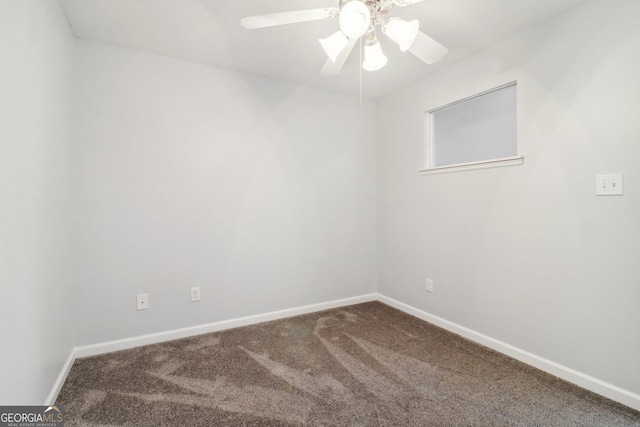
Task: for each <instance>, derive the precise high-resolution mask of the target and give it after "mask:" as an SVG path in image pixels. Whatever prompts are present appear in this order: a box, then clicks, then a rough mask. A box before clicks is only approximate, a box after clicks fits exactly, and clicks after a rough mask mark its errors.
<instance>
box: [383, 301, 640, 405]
mask: <svg viewBox="0 0 640 427" xmlns="http://www.w3.org/2000/svg"><path fill="white" fill-rule="evenodd" d="M377 297H378V298H377V299H378V301H380V302H382V303H385V304H387V305H390V306H391V307H394V308H397V309H398V310H401V311H404V312H405V313H408V314H411V315H412V316H415V317H418V318H420V319H422V320H425V321H427V322H429V323H432V324H434V325H436V326H439V327H441V328H443V329H446V330H447V331H449V332H453V333H454V334H456V335H460V336H462V337H464V338H467V339H469V340H471V341H474V342H477V343H478V344H482V345H484V346H485V347H489V348H490V349H493V350H496V351H498V352H500V353H502V354H505V355H507V356H510V357H512V358H514V359H516V360H519V361H521V362H524V363H526V364H527V365H531V366H533V367H535V368H538V369H540V370H541V371H544V372H547V373H549V374H551V375H553V376H555V377H558V378H561V379H563V380H565V381H568V382H570V383H573V384H576V385H578V386H580V387H582V388H585V389H587V390H589V391H592V392H594V393H597V394H599V395H601V396H604V397H607V398H609V399H611V400H615V401H616V402H619V403H622V404H623V405H626V406H629V407H630V408H633V409H635V410H638V411H640V395H638V394H636V393H633V392H631V391H628V390H625V389H623V388H620V387H618V386H615V385H613V384H609V383H607V382H605V381H602V380H599V379H597V378H594V377H592V376H589V375H587V374H584V373H582V372H579V371H576V370H574V369H571V368H568V367H566V366H563V365H560V364H559V363H556V362H553V361H551V360H548V359H545V358H543V357H540V356H537V355H535V354H532V353H529V352H528V351H525V350H522V349H519V348H517V347H514V346H512V345H510V344H507V343H505V342H502V341H499V340H497V339H495V338H491V337H489V336H487V335H484V334H481V333H479V332H476V331H474V330H472V329H469V328H466V327H464V326H460V325H458V324H456V323H453V322H450V321H448V320H446V319H443V318H441V317H438V316H435V315H433V314H430V313H427V312H426V311H423V310H420V309H418V308H415V307H412V306H410V305H408V304H405V303H402V302H400V301H396V300H394V299H393V298H389V297H387V296H384V295H381V294H378V295H377Z"/></svg>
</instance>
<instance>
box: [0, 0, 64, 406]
mask: <svg viewBox="0 0 640 427" xmlns="http://www.w3.org/2000/svg"><path fill="white" fill-rule="evenodd" d="M73 45H74V41H73V35H72V33H71V29H70V28H69V24H68V23H67V21H66V19H65V17H64V14H63V13H62V10H61V8H60V5H59V4H58V2H57V1H49V0H29V1H24V0H0V58H1V61H2V65H0V94H1V95H0V292H1V297H0V342H1V343H2V344H1V347H2V350H0V354H1V355H0V362H1V363H0V378H1V379H2V380H1V383H2V386H1V387H0V405H9V404H22V405H26V404H33V405H41V404H43V403H44V402H45V399H46V397H47V394H48V393H49V390H50V389H51V385H52V384H53V382H54V381H55V379H56V377H57V376H58V374H59V373H60V370H61V369H62V367H63V365H64V362H65V360H66V359H67V357H69V355H70V353H71V350H72V349H73V316H72V313H73V309H72V289H71V277H70V271H71V259H70V255H71V245H70V243H71V236H70V232H71V228H70V218H71V198H70V147H71V137H72V134H73V132H72V128H73V125H72V101H73V95H72V85H71V82H72V71H73Z"/></svg>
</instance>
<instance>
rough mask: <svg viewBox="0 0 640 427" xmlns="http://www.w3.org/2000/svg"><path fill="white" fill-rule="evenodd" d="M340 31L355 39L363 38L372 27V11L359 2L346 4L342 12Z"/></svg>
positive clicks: (357, 0) (354, 1) (356, 0)
mask: <svg viewBox="0 0 640 427" xmlns="http://www.w3.org/2000/svg"><path fill="white" fill-rule="evenodd" d="M339 19H340V29H341V30H342V32H343V33H344V35H345V36H347V37H349V38H351V39H353V38H358V37H362V36H363V35H364V34H365V33H366V32H367V30H368V29H369V26H370V25H371V11H370V10H369V8H368V7H367V6H366V5H365V4H364V3H362V2H360V1H359V0H352V1H350V2H349V3H347V4H345V5H344V6H343V7H342V10H341V11H340V18H339Z"/></svg>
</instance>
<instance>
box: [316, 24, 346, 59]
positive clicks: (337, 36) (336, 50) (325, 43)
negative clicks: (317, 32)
mask: <svg viewBox="0 0 640 427" xmlns="http://www.w3.org/2000/svg"><path fill="white" fill-rule="evenodd" d="M319 42H320V44H321V45H322V47H323V48H324V51H325V52H327V55H328V56H329V59H331V61H332V62H336V59H337V58H338V55H340V52H342V51H343V50H344V48H345V47H347V43H349V39H347V37H346V36H345V35H344V34H343V33H342V31H338V32H336V33H334V34H332V35H330V36H329V37H327V38H326V39H320V40H319Z"/></svg>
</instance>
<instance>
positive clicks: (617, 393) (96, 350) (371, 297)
mask: <svg viewBox="0 0 640 427" xmlns="http://www.w3.org/2000/svg"><path fill="white" fill-rule="evenodd" d="M369 301H380V302H382V303H385V304H387V305H389V306H391V307H394V308H397V309H398V310H401V311H404V312H405V313H408V314H411V315H413V316H415V317H418V318H419V319H422V320H424V321H427V322H429V323H432V324H434V325H437V326H439V327H441V328H443V329H446V330H448V331H450V332H453V333H454V334H457V335H460V336H462V337H464V338H467V339H470V340H471V341H474V342H477V343H479V344H482V345H484V346H486V347H489V348H491V349H493V350H496V351H498V352H500V353H502V354H505V355H507V356H510V357H513V358H514V359H516V360H519V361H521V362H524V363H526V364H528V365H531V366H534V367H536V368H538V369H540V370H542V371H545V372H547V373H549V374H551V375H554V376H556V377H558V378H562V379H563V380H565V381H569V382H571V383H573V384H576V385H578V386H580V387H583V388H585V389H587V390H590V391H592V392H594V393H597V394H600V395H602V396H604V397H607V398H609V399H611V400H615V401H617V402H620V403H622V404H623V405H626V406H629V407H631V408H633V409H636V410H639V411H640V395H638V394H636V393H633V392H630V391H628V390H625V389H622V388H620V387H617V386H615V385H613V384H609V383H607V382H604V381H601V380H599V379H597V378H594V377H591V376H589V375H586V374H584V373H582V372H579V371H576V370H574V369H571V368H568V367H566V366H563V365H560V364H558V363H555V362H553V361H551V360H547V359H545V358H543V357H540V356H537V355H535V354H532V353H529V352H527V351H525V350H522V349H519V348H517V347H514V346H512V345H510V344H507V343H504V342H502V341H499V340H497V339H495V338H491V337H489V336H487V335H484V334H481V333H479V332H476V331H474V330H472V329H469V328H466V327H464V326H461V325H458V324H456V323H453V322H450V321H448V320H446V319H443V318H441V317H438V316H435V315H433V314H430V313H427V312H426V311H423V310H420V309H418V308H415V307H412V306H410V305H408V304H405V303H402V302H400V301H397V300H394V299H393V298H389V297H387V296H384V295H381V294H368V295H361V296H357V297H352V298H345V299H341V300H335V301H329V302H326V303H320V304H312V305H306V306H302V307H296V308H291V309H286V310H279V311H273V312H270V313H265V314H258V315H254V316H247V317H241V318H238V319H231V320H225V321H221V322H215V323H209V324H206V325H199V326H193V327H189V328H183V329H175V330H172V331H167V332H159V333H156V334H149V335H143V336H139V337H132V338H126V339H122V340H116V341H109V342H105V343H99V344H93V345H87V346H81V347H76V348H74V349H73V351H72V352H71V354H70V355H69V358H68V359H67V362H66V363H65V364H64V366H63V368H62V370H61V372H60V375H58V378H57V380H56V382H55V384H54V386H53V388H52V389H51V392H50V394H49V397H48V399H47V403H46V404H47V405H49V404H50V403H51V404H52V403H53V402H55V400H56V398H57V396H58V393H59V392H60V389H61V388H62V385H63V384H64V381H65V380H66V378H67V375H68V373H69V371H70V369H71V366H72V365H73V362H74V361H75V359H76V358H80V357H88V356H95V355H99V354H104V353H110V352H113V351H119V350H126V349H129V348H134V347H139V346H142V345H149V344H156V343H160V342H164V341H171V340H175V339H180V338H187V337H191V336H195V335H201V334H206V333H210V332H217V331H222V330H226V329H232V328H238V327H241V326H248V325H254V324H256V323H261V322H268V321H271V320H278V319H284V318H287V317H292V316H298V315H301V314H307V313H314V312H317V311H322V310H329V309H332V308H338V307H345V306H349V305H353V304H360V303H363V302H369Z"/></svg>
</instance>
